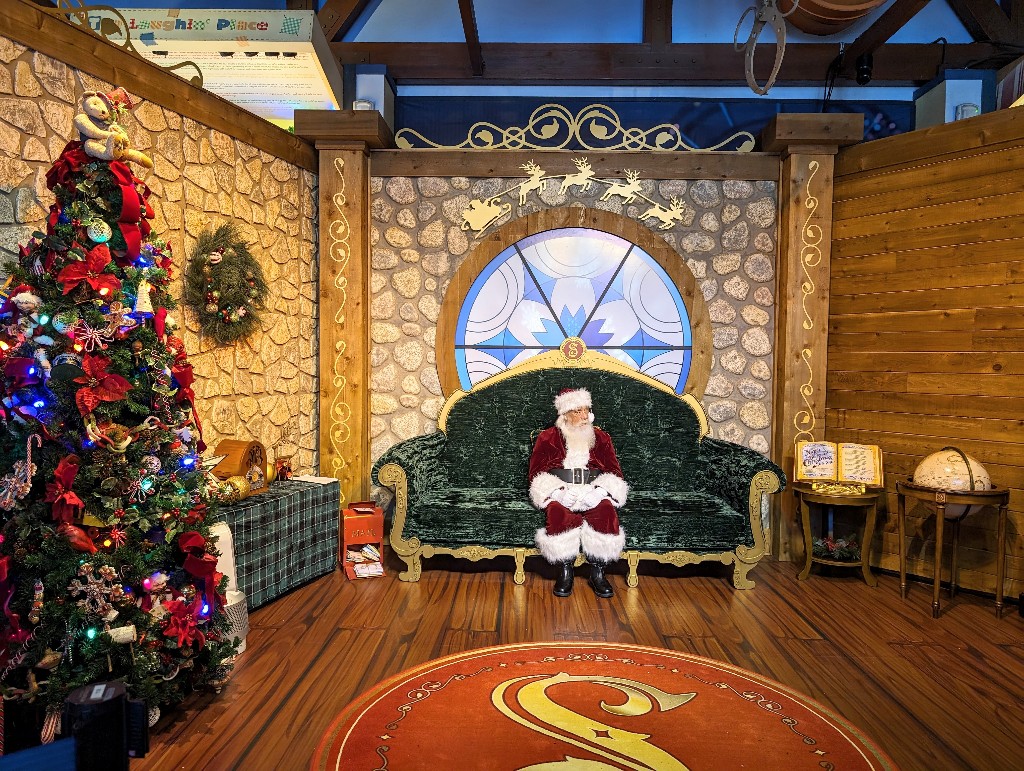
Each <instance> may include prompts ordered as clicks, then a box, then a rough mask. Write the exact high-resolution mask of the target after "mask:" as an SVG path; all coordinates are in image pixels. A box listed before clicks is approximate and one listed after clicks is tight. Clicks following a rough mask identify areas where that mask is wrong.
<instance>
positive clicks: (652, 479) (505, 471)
mask: <svg viewBox="0 0 1024 771" xmlns="http://www.w3.org/2000/svg"><path fill="white" fill-rule="evenodd" d="M563 388H587V389H589V390H590V392H591V394H592V396H593V401H594V414H595V416H596V425H597V426H600V427H601V428H603V429H604V430H605V431H607V432H608V433H609V434H611V437H612V441H613V442H614V444H615V450H616V453H617V454H618V456H619V462H620V463H621V464H622V472H623V475H624V476H625V479H626V481H627V482H629V484H630V485H631V486H632V487H634V488H635V489H638V490H656V489H661V488H662V487H663V486H664V484H665V483H664V480H665V479H666V478H669V479H673V480H675V486H676V488H677V489H691V488H690V485H691V484H692V482H691V480H692V478H693V475H692V474H688V473H687V468H695V467H696V465H695V461H696V458H697V454H698V445H697V441H698V437H699V436H700V421H699V420H698V418H697V415H696V414H695V413H694V411H693V410H692V409H691V407H690V406H689V405H688V404H687V403H686V402H684V401H683V400H681V399H680V398H678V397H676V396H674V395H672V394H668V393H665V392H664V391H661V390H659V389H657V388H653V387H651V386H649V385H647V384H645V383H643V382H641V381H639V380H637V379H636V378H632V377H629V376H627V375H620V374H617V373H614V372H608V371H604V370H599V369H542V370H535V371H531V372H526V373H523V374H522V375H517V376H515V377H510V378H506V379H504V380H502V381H500V382H498V383H495V384H494V385H492V386H488V387H486V388H481V389H479V390H477V391H475V392H473V393H471V394H469V395H467V396H465V397H463V398H462V399H460V400H459V401H458V402H456V403H455V404H454V405H453V406H452V410H451V412H450V413H449V415H448V420H447V426H446V431H447V434H448V442H447V461H448V466H449V473H450V474H451V475H452V476H451V479H452V484H453V485H455V486H456V487H503V488H518V489H522V490H524V491H525V490H526V487H527V480H526V474H527V470H528V467H529V461H530V451H531V450H532V448H533V441H534V438H535V437H536V435H537V433H538V432H539V431H541V430H542V429H544V428H547V427H548V426H551V425H553V424H554V421H555V418H556V415H555V408H554V399H555V396H556V395H557V394H558V392H559V391H561V390H562V389H563Z"/></svg>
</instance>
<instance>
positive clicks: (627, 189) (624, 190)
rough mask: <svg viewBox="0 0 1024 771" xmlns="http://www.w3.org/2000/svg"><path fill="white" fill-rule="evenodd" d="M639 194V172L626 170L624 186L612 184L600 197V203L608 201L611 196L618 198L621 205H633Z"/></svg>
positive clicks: (618, 183)
mask: <svg viewBox="0 0 1024 771" xmlns="http://www.w3.org/2000/svg"><path fill="white" fill-rule="evenodd" d="M639 193H640V172H639V171H631V170H629V169H627V170H626V184H624V185H623V184H622V183H620V182H613V183H612V184H610V185H609V186H608V189H607V190H605V191H604V195H602V196H601V200H602V201H608V200H610V199H611V197H612V196H618V197H619V198H621V199H622V202H623V203H633V201H635V200H636V197H637V195H638V194H639Z"/></svg>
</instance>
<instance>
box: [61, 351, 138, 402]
mask: <svg viewBox="0 0 1024 771" xmlns="http://www.w3.org/2000/svg"><path fill="white" fill-rule="evenodd" d="M109 366H110V359H108V358H107V357H106V356H90V355H89V354H86V355H85V360H84V361H83V362H82V369H83V370H85V374H84V375H83V376H82V377H76V378H75V382H76V383H81V384H82V385H83V387H82V388H79V389H78V393H76V394H75V404H77V405H78V411H79V412H80V413H82V415H88V414H89V413H90V412H92V411H93V410H94V409H96V405H98V404H99V403H100V402H118V401H121V399H123V398H124V395H125V394H126V393H128V392H129V391H130V390H131V389H132V386H131V384H130V383H129V382H128V381H127V380H125V379H124V378H123V377H121V376H120V375H114V374H110V373H108V372H107V367H109Z"/></svg>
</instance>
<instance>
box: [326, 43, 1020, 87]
mask: <svg viewBox="0 0 1024 771" xmlns="http://www.w3.org/2000/svg"><path fill="white" fill-rule="evenodd" d="M331 50H332V51H333V52H334V54H335V56H337V57H338V58H339V60H340V61H341V63H342V64H363V63H366V64H386V65H387V66H388V74H389V75H390V76H391V77H393V78H394V79H395V80H396V81H398V82H400V83H408V84H411V83H460V82H461V83H476V84H479V83H488V84H494V85H500V84H509V83H519V84H543V83H561V84H566V85H568V84H587V83H601V84H613V83H620V84H635V83H647V84H655V85H675V84H688V85H695V84H702V83H703V84H709V85H733V84H735V85H743V84H745V83H746V76H745V74H744V70H743V56H742V54H740V53H737V52H736V51H735V50H734V49H733V47H732V44H731V43H673V44H669V45H666V46H652V45H648V44H642V43H641V44H637V43H627V44H618V43H610V44H604V43H586V44H575V43H566V44H559V45H557V46H552V45H548V44H546V43H485V44H484V45H483V46H482V53H483V56H484V58H485V59H486V60H487V71H486V74H485V75H484V76H482V77H478V76H474V74H473V70H472V67H471V66H470V64H469V62H467V61H466V47H465V46H464V45H463V44H462V43H332V44H331ZM945 50H946V59H945V66H946V67H949V68H960V67H964V66H965V65H966V64H968V63H969V62H972V61H980V60H982V59H987V58H988V57H993V56H995V55H996V54H998V53H1000V52H999V51H998V49H997V47H996V46H994V45H991V44H989V43H964V44H953V45H948V46H946V49H945ZM837 53H838V47H837V46H836V45H835V44H833V43H792V44H790V45H788V46H786V56H785V59H784V60H783V62H782V68H781V70H780V72H779V77H778V80H777V81H776V85H777V86H779V85H811V84H819V83H823V82H824V79H825V73H826V72H827V71H828V67H829V64H830V63H831V62H832V61H833V60H834V59H835V58H836V54H837ZM1003 58H1004V59H1005V61H1001V62H1000V61H998V60H993V61H992V62H991V66H992V67H999V66H1002V64H1006V63H1008V62H1010V61H1012V60H1013V59H1015V58H1016V55H1015V54H1012V53H1010V54H1006V55H1005V56H1004V57H1003ZM774 60H775V49H774V46H759V47H758V49H757V51H756V55H755V58H754V69H755V72H756V73H758V74H760V75H762V76H767V74H768V73H769V72H770V71H771V68H772V64H773V63H774ZM941 64H942V47H941V46H939V45H932V44H918V43H901V44H892V43H890V44H887V45H882V46H879V47H878V48H876V49H875V51H874V78H873V81H872V82H874V83H876V84H880V83H881V82H883V81H885V82H889V83H890V84H893V85H901V84H902V85H912V84H921V83H926V82H928V81H929V80H931V79H932V78H933V77H935V72H936V70H937V69H938V68H939V66H940V65H941Z"/></svg>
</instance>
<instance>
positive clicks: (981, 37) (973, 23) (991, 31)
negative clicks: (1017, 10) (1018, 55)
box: [947, 0, 1019, 43]
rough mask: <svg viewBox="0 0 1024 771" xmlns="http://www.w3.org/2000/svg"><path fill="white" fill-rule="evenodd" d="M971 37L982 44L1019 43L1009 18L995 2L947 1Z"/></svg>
mask: <svg viewBox="0 0 1024 771" xmlns="http://www.w3.org/2000/svg"><path fill="white" fill-rule="evenodd" d="M947 2H948V3H949V7H950V8H951V9H952V10H953V13H955V14H956V15H957V17H958V18H959V19H960V21H961V23H962V24H963V25H964V27H966V28H967V31H968V32H970V33H971V37H973V38H974V39H975V40H977V41H979V42H982V43H1014V42H1019V38H1018V35H1017V34H1016V31H1015V29H1014V26H1013V25H1012V24H1011V23H1010V19H1009V17H1007V15H1006V14H1005V13H1004V12H1003V9H1002V8H1000V7H999V3H998V2H997V0H947Z"/></svg>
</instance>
